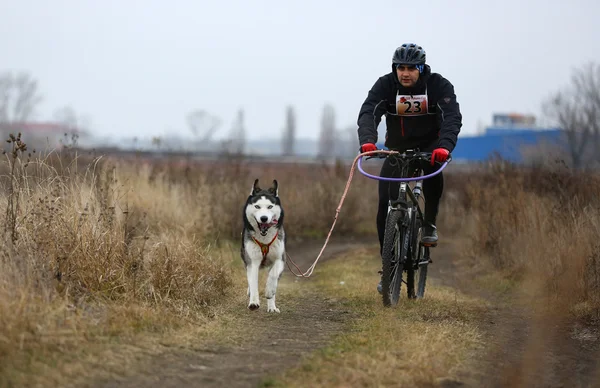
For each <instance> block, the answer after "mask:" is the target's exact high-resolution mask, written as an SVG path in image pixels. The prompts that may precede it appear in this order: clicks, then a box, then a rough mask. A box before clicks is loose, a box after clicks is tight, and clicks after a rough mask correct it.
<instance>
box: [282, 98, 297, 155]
mask: <svg viewBox="0 0 600 388" xmlns="http://www.w3.org/2000/svg"><path fill="white" fill-rule="evenodd" d="M295 141H296V113H295V112H294V108H293V107H292V106H288V107H287V109H286V116H285V128H284V130H283V138H282V144H281V151H282V153H283V155H289V156H291V155H294V144H295Z"/></svg>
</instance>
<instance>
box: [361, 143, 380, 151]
mask: <svg viewBox="0 0 600 388" xmlns="http://www.w3.org/2000/svg"><path fill="white" fill-rule="evenodd" d="M370 151H377V146H376V145H375V144H373V143H365V144H363V145H362V146H361V147H360V152H370Z"/></svg>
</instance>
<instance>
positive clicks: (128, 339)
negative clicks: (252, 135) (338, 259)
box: [0, 136, 375, 385]
mask: <svg viewBox="0 0 600 388" xmlns="http://www.w3.org/2000/svg"><path fill="white" fill-rule="evenodd" d="M8 146H9V147H10V149H9V150H8V152H7V153H6V154H5V160H4V163H2V164H1V165H0V171H1V172H2V175H1V176H0V209H3V210H5V211H6V213H5V222H4V225H3V226H4V228H3V232H4V234H3V244H2V247H1V248H0V385H5V384H9V383H23V384H25V382H27V381H31V379H36V378H42V377H40V376H47V377H48V376H50V375H52V376H55V377H56V379H58V380H55V381H59V380H60V378H61V376H60V374H61V373H66V374H67V375H71V376H72V375H73V374H74V373H75V372H74V371H75V370H78V367H77V366H78V365H79V369H85V368H83V367H82V365H85V363H86V362H92V361H89V360H94V359H95V358H94V357H96V355H95V354H96V353H101V352H102V349H110V346H108V345H109V344H110V343H113V342H115V341H117V342H119V343H122V344H125V343H136V344H140V343H143V342H144V341H146V340H147V341H149V343H151V342H152V341H154V340H151V339H150V338H151V337H152V335H156V336H158V335H164V334H166V333H169V335H175V334H174V333H175V331H176V330H178V329H180V330H183V331H185V330H189V325H192V326H196V325H205V326H207V325H206V323H207V322H210V320H211V319H212V318H213V317H215V316H217V315H218V312H219V311H220V310H219V309H220V308H221V307H222V305H223V303H224V302H226V301H227V300H229V299H230V298H232V297H234V296H233V292H232V284H233V278H234V277H235V276H236V274H237V272H236V273H235V274H234V273H233V272H232V271H233V269H234V268H235V269H236V271H238V272H239V271H240V268H237V266H239V265H240V263H239V260H240V259H239V257H238V251H239V248H236V245H235V244H237V243H238V241H237V240H238V238H239V235H240V231H241V229H240V228H241V226H242V222H241V214H242V207H243V203H244V201H245V199H246V197H247V195H248V192H249V190H250V186H251V184H252V182H253V179H254V178H255V177H257V178H260V179H261V180H262V181H263V182H270V180H272V179H278V180H279V182H280V187H281V190H280V194H281V196H282V200H283V201H284V205H285V206H286V210H288V212H289V213H288V215H287V217H286V223H287V224H288V225H289V226H288V233H289V235H290V236H291V238H292V239H294V238H302V237H314V236H323V235H324V234H325V233H326V232H327V231H328V230H329V227H330V224H331V221H332V219H333V215H334V214H335V207H336V205H337V202H338V201H339V196H340V193H341V190H342V189H343V186H344V184H345V180H346V174H347V171H346V168H345V167H344V168H342V167H340V166H325V165H315V166H291V165H290V166H288V167H286V168H284V169H283V171H282V169H280V168H279V169H278V168H276V167H275V166H272V165H269V166H262V165H252V164H246V163H244V162H243V161H239V162H235V161H234V162H228V163H223V164H219V165H214V164H212V163H210V162H207V163H203V164H201V163H192V162H190V161H187V162H186V161H184V163H180V162H178V161H173V160H167V161H166V162H165V161H146V160H136V159H134V160H127V159H114V158H106V157H95V156H94V155H84V156H81V155H77V154H76V153H75V151H74V150H71V149H67V150H65V151H63V152H61V153H54V154H49V155H48V154H46V155H39V153H34V152H33V150H28V149H27V146H26V144H25V143H24V140H23V141H22V140H21V139H20V136H15V137H13V138H12V139H11V140H10V143H9V145H8ZM373 187H374V186H373V182H372V181H371V182H367V181H365V180H363V181H362V182H357V184H355V186H354V187H353V191H352V193H351V194H350V195H349V197H348V198H347V200H346V204H345V207H344V217H343V218H344V220H340V222H339V223H338V226H337V229H336V233H338V234H352V233H359V232H360V231H361V230H362V229H367V230H369V229H370V230H371V233H373V231H372V228H370V226H371V225H372V223H373V220H372V219H371V214H372V209H369V208H368V207H365V206H363V205H364V201H365V200H369V199H371V198H374V195H375V194H374V193H375V192H374V190H373ZM365 188H366V190H365ZM365 193H368V194H365ZM371 204H373V205H372V206H373V207H374V206H375V205H374V203H373V202H371ZM234 209H238V210H234ZM363 221H367V222H368V226H369V227H367V228H365V226H364V225H365V224H364V223H363ZM231 242H233V243H234V245H233V247H232V246H231ZM240 273H241V272H240ZM195 332H196V333H197V332H198V330H196V329H195ZM177 335H179V334H177ZM183 335H185V334H183ZM92 349H94V351H92ZM88 352H91V353H90V354H89V357H86V356H85V355H86V354H88ZM109 354H112V356H111V357H113V358H115V357H116V358H117V359H119V357H117V356H116V355H115V354H114V352H113V353H111V352H110V351H109ZM111 357H108V358H111ZM85 360H88V361H85ZM120 364H123V365H125V364H126V363H123V362H121V363H120ZM123 365H121V367H122V366H123ZM116 367H119V365H116ZM62 378H64V376H63V377H62Z"/></svg>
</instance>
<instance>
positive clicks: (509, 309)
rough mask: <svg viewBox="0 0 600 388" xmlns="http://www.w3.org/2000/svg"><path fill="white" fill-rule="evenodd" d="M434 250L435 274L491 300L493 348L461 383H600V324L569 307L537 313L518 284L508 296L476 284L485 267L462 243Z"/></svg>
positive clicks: (548, 387) (486, 321)
mask: <svg viewBox="0 0 600 388" xmlns="http://www.w3.org/2000/svg"><path fill="white" fill-rule="evenodd" d="M433 253H434V254H436V255H435V257H436V258H435V259H434V263H433V265H431V266H430V272H429V273H430V274H431V275H432V277H434V278H435V279H436V280H438V281H439V282H440V283H441V284H443V285H445V286H448V287H451V288H455V289H458V290H460V291H461V292H463V293H465V294H467V295H472V296H476V297H478V298H482V299H485V300H487V301H488V302H490V305H491V307H490V308H489V309H488V310H487V311H486V313H485V315H484V316H482V317H481V322H480V327H481V328H482V330H483V331H484V333H485V336H486V342H487V343H488V349H487V354H486V355H485V357H483V358H482V359H481V360H480V365H479V368H474V369H473V370H470V371H467V372H465V373H464V374H463V376H462V378H461V384H460V386H461V387H494V388H495V387H498V388H499V387H511V388H513V387H514V388H521V387H527V388H529V387H531V388H537V387H540V388H542V387H543V388H558V387H600V369H598V366H599V364H598V361H597V360H598V356H600V333H599V332H598V329H597V328H592V327H587V328H583V327H580V328H578V327H577V325H574V323H573V322H572V321H569V320H568V319H566V318H565V317H566V316H568V314H565V312H562V314H558V315H556V316H546V315H542V316H535V315H534V314H533V313H532V311H531V308H530V305H529V304H528V303H531V302H530V301H529V302H526V301H524V300H522V299H520V298H519V293H518V290H513V291H509V297H507V296H506V295H498V294H494V293H492V292H490V291H489V290H486V289H483V288H479V287H476V286H474V284H473V281H472V280H473V279H474V278H475V276H477V275H479V273H477V272H473V271H471V270H470V269H469V268H468V267H469V263H468V262H466V260H465V259H463V258H462V257H461V256H460V247H459V244H452V243H449V242H448V243H443V244H440V245H439V246H438V248H436V251H435V252H433Z"/></svg>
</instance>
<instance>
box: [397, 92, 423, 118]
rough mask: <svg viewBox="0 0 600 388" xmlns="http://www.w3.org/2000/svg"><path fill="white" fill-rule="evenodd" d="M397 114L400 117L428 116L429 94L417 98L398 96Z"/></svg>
mask: <svg viewBox="0 0 600 388" xmlns="http://www.w3.org/2000/svg"><path fill="white" fill-rule="evenodd" d="M396 114H397V115H398V116H421V115H426V114H427V94H419V95H416V96H405V95H400V94H399V95H397V96H396Z"/></svg>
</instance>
